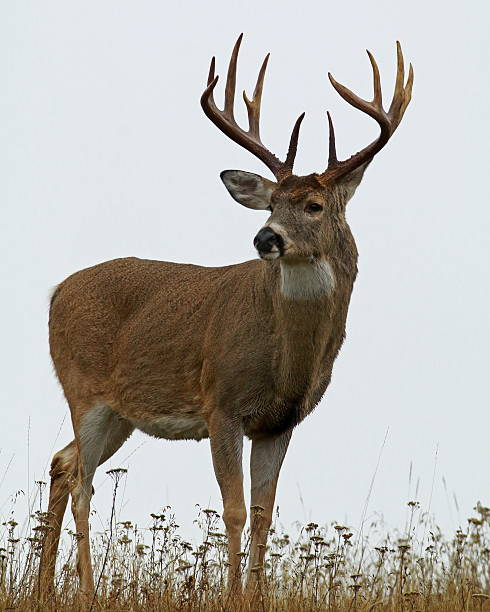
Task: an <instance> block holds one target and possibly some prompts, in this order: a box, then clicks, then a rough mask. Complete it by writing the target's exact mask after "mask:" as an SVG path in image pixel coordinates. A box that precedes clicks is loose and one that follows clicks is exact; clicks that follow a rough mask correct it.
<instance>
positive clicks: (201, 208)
mask: <svg viewBox="0 0 490 612" xmlns="http://www.w3.org/2000/svg"><path fill="white" fill-rule="evenodd" d="M241 31H243V32H244V33H245V39H244V43H243V45H242V53H241V59H240V63H239V77H238V79H239V83H238V84H239V88H244V87H245V88H246V89H247V91H248V92H249V94H250V93H251V91H252V89H253V85H254V83H255V78H256V72H257V69H258V67H259V63H260V61H261V60H262V57H263V56H264V54H265V53H266V52H267V51H271V52H272V57H271V62H270V64H269V73H268V77H267V79H266V86H265V92H264V100H263V112H262V123H263V135H264V141H265V142H266V143H267V144H268V145H269V146H270V148H271V149H272V150H274V151H275V152H276V153H277V154H278V155H279V156H280V157H282V156H283V155H284V153H285V149H286V146H287V140H288V137H289V132H290V129H291V126H292V123H293V121H294V119H295V118H296V117H297V116H298V114H299V113H300V112H301V111H303V110H304V111H306V120H305V122H304V124H303V126H304V127H303V130H302V136H301V139H300V145H299V155H298V162H297V166H296V170H297V172H298V173H304V174H306V173H309V172H312V171H315V170H316V171H321V170H323V169H324V167H325V165H326V154H327V153H326V151H327V129H326V120H325V111H326V110H327V109H330V110H331V111H332V113H333V116H334V120H335V124H336V127H337V140H338V148H339V154H340V156H341V157H342V158H344V157H347V156H349V155H351V154H352V153H354V152H355V151H357V150H359V148H361V147H363V146H364V145H365V144H367V143H368V142H369V141H370V140H371V139H372V138H373V137H374V136H375V135H376V133H377V129H376V126H375V123H374V122H373V121H372V120H371V119H369V118H368V117H367V116H363V115H362V114H361V113H359V112H358V111H356V110H354V109H352V108H350V107H348V105H347V104H345V103H344V102H343V101H342V100H341V99H340V98H339V97H338V95H337V94H336V93H335V92H334V90H333V89H332V88H331V86H330V85H329V83H328V81H327V78H326V73H327V71H328V70H330V71H331V72H332V73H333V74H334V76H335V77H336V78H337V79H338V80H340V81H341V82H343V83H345V84H346V85H347V86H350V87H352V88H353V89H354V90H355V91H357V92H359V94H360V95H363V96H365V97H370V96H371V71H370V66H369V62H368V59H367V57H366V55H365V52H364V49H365V48H366V47H367V48H369V49H370V50H371V51H372V52H373V53H374V54H375V56H376V58H377V59H378V62H379V65H380V68H381V71H382V72H381V73H382V78H383V85H384V91H385V92H386V93H385V99H386V100H389V98H390V97H391V92H392V86H393V80H394V69H395V44H394V43H395V40H396V39H399V40H401V41H402V44H403V49H404V51H405V56H406V58H407V60H409V61H412V62H413V64H414V67H415V86H414V97H413V102H412V104H411V106H410V107H409V109H408V111H407V113H406V115H405V118H404V120H403V122H402V124H401V126H400V128H399V130H398V131H397V133H396V135H395V136H394V138H393V140H392V141H391V142H390V144H389V145H388V146H387V147H386V149H385V150H384V151H383V152H382V153H381V154H380V155H379V156H378V157H377V158H376V160H375V162H374V163H373V164H372V166H371V168H370V169H369V170H368V172H367V173H366V176H365V179H364V183H363V184H362V185H361V187H360V188H359V190H358V192H357V194H356V196H355V198H354V199H353V200H352V201H351V203H350V205H349V208H348V219H349V222H350V224H351V227H352V230H353V233H354V235H355V237H356V239H357V244H358V248H359V252H360V260H359V277H358V280H357V282H356V285H355V288H354V293H353V298H352V303H351V308H350V312H349V319H348V329H347V340H346V342H345V344H344V347H343V349H342V351H341V354H340V357H339V358H338V360H337V363H336V365H335V368H334V376H333V382H332V384H331V386H330V388H329V390H328V392H327V395H326V397H325V398H324V400H323V401H322V403H321V405H320V406H319V407H318V408H317V410H316V411H315V412H314V413H313V414H312V415H311V416H310V417H309V418H308V419H307V420H306V421H305V422H304V423H302V424H301V426H299V427H298V428H297V430H296V431H295V433H294V437H293V441H292V444H291V447H290V450H289V453H288V455H287V458H286V461H285V464H284V467H283V472H282V475H281V479H280V484H279V492H278V498H277V502H278V504H279V506H280V513H281V521H282V522H283V523H284V524H285V525H286V526H289V525H290V524H291V523H292V522H293V521H295V520H300V521H305V520H315V521H317V522H320V523H329V522H330V521H333V520H338V521H342V522H344V523H347V524H348V525H350V526H352V527H353V528H355V529H357V528H358V527H359V524H360V522H361V519H362V518H363V516H364V514H363V508H364V505H365V501H366V496H367V494H368V490H369V488H370V483H371V480H372V478H373V475H374V474H375V469H376V464H377V461H378V457H379V455H380V451H381V449H382V445H383V440H384V438H385V434H386V432H387V430H389V431H388V434H387V437H386V443H385V445H384V448H383V450H382V453H381V457H380V461H379V469H378V471H377V474H376V478H375V482H374V486H373V489H372V493H371V496H370V498H369V503H368V509H367V512H366V513H365V518H366V520H367V521H370V520H371V518H373V517H377V516H379V515H380V514H382V515H383V516H384V519H385V521H386V524H387V527H392V526H398V527H400V528H403V525H404V521H405V518H406V511H407V510H406V508H407V506H406V502H407V501H408V500H416V501H419V502H420V503H421V508H422V510H423V511H427V512H429V513H430V514H434V515H435V516H436V518H437V520H438V522H439V524H440V525H441V526H442V527H443V528H444V529H445V530H446V531H447V532H448V533H450V532H451V530H453V529H455V528H456V527H457V526H458V525H461V526H462V527H463V528H464V527H465V524H466V518H467V517H469V516H471V515H472V507H473V506H474V505H475V503H476V502H477V500H481V501H482V503H487V505H488V504H489V503H490V487H489V485H490V471H489V469H488V468H489V430H488V426H489V418H488V409H489V391H488V389H489V382H488V347H489V341H490V337H489V336H490V333H489V330H490V326H489V304H488V301H489V300H488V298H489V291H488V288H489V287H488V268H489V266H488V264H489V246H488V233H489V221H490V207H489V198H488V196H489V193H488V162H489V157H488V138H489V131H488V127H489V110H488V109H489V105H488V83H489V80H488V65H489V59H490V58H489V53H488V49H489V45H488V8H487V4H486V3H484V2H469V3H461V2H447V1H445V2H441V1H438V2H427V1H423V2H422V1H420V0H415V1H413V2H410V3H404V4H401V3H396V2H393V1H390V2H344V3H338V2H335V3H334V2H331V3H329V2H299V1H297V2H290V1H285V0H282V1H281V2H277V1H273V2H259V1H257V0H249V1H248V2H246V3H243V4H242V3H240V4H234V3H231V2H220V1H216V0H214V1H209V2H205V3H201V2H179V3H171V4H170V3H166V2H151V1H139V2H127V1H125V2H121V1H117V2H116V1H105V2H93V1H89V2H78V1H77V2H73V1H72V2H61V1H60V2H52V1H48V0H44V1H43V2H28V1H19V2H6V1H4V2H2V3H1V4H0V40H1V43H0V44H1V46H2V53H1V54H0V55H1V60H0V62H1V66H2V87H1V92H0V93H1V112H0V117H1V143H2V149H1V156H2V158H1V160H0V168H1V174H2V176H3V178H2V181H1V189H2V197H1V201H2V224H1V225H2V236H1V245H2V257H1V259H0V262H1V284H2V300H1V307H0V308H1V321H2V332H1V337H2V351H1V360H2V362H1V372H2V384H1V386H0V393H1V410H2V412H1V437H0V447H1V452H0V522H1V521H4V520H6V519H7V518H8V517H9V516H10V512H11V509H12V497H13V495H14V493H15V492H16V491H18V490H20V489H22V490H23V491H24V492H25V495H22V494H21V495H19V496H18V498H17V502H16V509H15V513H16V516H17V517H18V518H22V517H25V515H26V507H27V497H29V499H30V501H31V503H33V502H34V500H35V494H34V493H35V487H34V485H33V483H34V480H39V479H44V480H47V479H48V478H47V468H48V464H49V461H50V457H51V455H52V454H53V452H54V450H57V449H58V448H60V447H61V446H63V445H65V444H66V443H67V442H68V441H69V440H70V439H71V437H72V435H71V425H70V422H69V417H68V415H67V406H66V404H65V402H64V400H63V397H62V393H61V390H60V388H59V386H58V384H57V382H56V381H55V378H54V375H53V372H52V366H51V363H50V359H49V355H48V347H47V326H46V322H47V310H48V296H49V293H50V291H51V288H52V287H53V286H54V285H56V284H57V283H58V282H60V281H61V280H62V279H63V278H65V277H66V276H67V275H69V274H71V273H72V272H74V271H76V270H78V269H80V268H84V267H87V266H90V265H93V264H96V263H98V262H101V261H104V260H107V259H111V258H115V257H121V256H127V255H135V256H138V257H148V258H154V259H166V260H172V261H182V262H193V263H200V264H205V265H225V264H230V263H234V262H239V261H243V260H246V259H250V258H253V257H255V254H254V250H253V247H252V239H253V236H254V235H255V233H256V231H257V229H258V228H259V227H260V226H261V224H262V223H263V222H264V219H265V214H263V213H258V212H253V211H250V210H247V209H245V208H242V207H240V206H239V205H238V204H236V203H234V202H233V201H232V200H231V198H230V197H229V196H228V194H227V192H226V190H225V189H224V187H223V185H222V184H221V182H220V180H219V176H218V174H219V172H220V171H221V170H222V169H225V168H240V169H245V170H250V171H255V172H259V173H263V174H264V175H265V176H270V175H269V174H268V171H267V169H266V168H265V167H263V166H262V165H261V164H260V162H259V161H258V160H256V159H255V158H253V157H252V156H251V155H250V154H248V153H247V152H245V151H244V150H241V149H240V148H239V147H238V146H236V145H235V144H234V143H232V142H231V141H229V140H227V139H226V138H225V137H224V136H223V135H222V134H221V133H219V132H218V130H217V129H216V128H215V127H214V126H213V125H212V124H211V123H210V122H209V121H208V120H207V119H206V118H205V116H204V114H203V113H202V111H201V108H200V106H199V97H200V94H201V91H202V89H203V87H204V85H205V79H206V75H207V70H208V62H209V59H210V57H211V56H212V55H213V54H216V56H217V60H218V72H219V73H220V74H221V75H222V78H224V72H225V66H226V63H227V60H228V57H229V53H230V51H231V48H232V45H233V43H234V40H235V38H236V36H237V35H238V33H240V32H241ZM222 85H223V83H222V82H221V86H219V87H218V90H217V91H218V93H217V99H218V100H219V101H220V102H221V100H222V92H223V89H222ZM237 101H238V103H239V108H240V111H239V113H238V116H239V117H241V118H243V116H244V112H243V109H242V107H241V106H242V105H241V102H240V97H238V99H237ZM81 299H83V296H81ZM182 333H185V330H182ZM248 450H249V444H248V443H247V444H246V457H245V461H247V458H248ZM411 464H412V466H413V467H412V477H411V480H410V479H409V472H410V465H411ZM118 466H124V467H127V468H129V474H128V478H127V481H126V482H125V486H124V490H123V493H122V496H121V497H120V502H121V512H120V518H121V520H125V519H131V520H133V521H137V522H138V523H141V524H146V523H147V518H148V515H149V513H150V512H155V511H158V510H159V509H160V508H161V507H162V506H163V505H166V504H171V505H172V506H173V507H174V509H175V512H176V515H177V519H178V522H179V523H180V525H181V526H182V530H183V532H184V533H191V532H192V529H193V527H192V520H193V519H194V518H195V512H196V509H195V504H196V503H199V504H201V505H203V506H211V507H214V508H217V509H219V510H220V509H221V501H220V497H219V491H218V487H217V485H216V483H215V480H214V476H213V473H212V466H211V459H210V454H209V448H208V442H207V441H203V442H201V443H199V444H198V443H195V442H165V441H158V440H153V439H150V438H149V437H146V436H144V435H143V434H139V433H136V434H134V436H133V437H132V438H131V439H130V441H129V442H128V443H127V444H126V445H125V446H124V447H123V449H122V450H120V451H119V452H118V453H117V455H116V456H115V457H114V458H113V459H111V460H110V461H109V462H108V464H107V465H106V466H104V467H103V468H101V469H100V470H99V473H98V474H97V476H96V479H95V489H96V495H95V497H94V507H95V508H96V510H97V512H98V517H96V518H95V519H94V526H95V527H97V528H99V527H101V526H103V525H104V524H106V523H107V520H108V517H109V499H110V493H111V486H110V481H108V479H107V476H106V475H105V470H106V469H109V468H110V467H118ZM245 471H247V466H246V463H245ZM443 478H444V479H445V481H446V483H447V490H446V489H445V487H444V485H443ZM454 493H455V494H456V496H457V500H458V504H456V503H455V502H454V496H453V494H454ZM458 508H459V509H458ZM1 529H2V528H1V527H0V535H1Z"/></svg>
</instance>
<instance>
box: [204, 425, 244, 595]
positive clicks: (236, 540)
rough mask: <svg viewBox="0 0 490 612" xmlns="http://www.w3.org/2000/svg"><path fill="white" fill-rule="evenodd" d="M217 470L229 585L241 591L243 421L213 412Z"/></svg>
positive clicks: (211, 431) (211, 435)
mask: <svg viewBox="0 0 490 612" xmlns="http://www.w3.org/2000/svg"><path fill="white" fill-rule="evenodd" d="M208 426H209V439H210V443H211V453H212V457H213V465H214V471H215V474H216V479H217V481H218V484H219V487H220V489H221V496H222V498H223V521H224V523H225V526H226V534H227V536H228V555H229V562H230V566H229V570H228V586H229V587H230V588H231V589H232V590H234V591H241V575H240V561H241V557H240V555H239V553H240V552H241V541H242V531H243V527H244V525H245V521H246V520H247V510H246V508H245V501H244V498H243V473H242V449H243V430H242V425H241V423H239V422H236V420H234V419H229V418H225V417H223V416H222V415H213V416H212V418H211V419H210V422H209V424H208Z"/></svg>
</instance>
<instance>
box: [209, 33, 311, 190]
mask: <svg viewBox="0 0 490 612" xmlns="http://www.w3.org/2000/svg"><path fill="white" fill-rule="evenodd" d="M242 38H243V34H240V36H239V37H238V40H237V41H236V43H235V46H234V48H233V52H232V54H231V58H230V64H229V66H228V75H227V77H226V87H225V107H224V109H223V110H220V109H219V108H218V107H217V106H216V104H215V102H214V97H213V91H214V88H215V87H216V83H217V82H218V78H219V77H218V76H215V59H214V57H213V59H212V60H211V66H210V68H209V76H208V85H207V87H206V89H205V90H204V93H203V94H202V96H201V106H202V109H203V111H204V112H205V114H206V116H207V117H208V118H209V119H211V121H212V122H213V123H214V124H215V125H216V126H217V127H218V128H219V129H220V130H221V131H222V132H223V133H225V134H226V135H227V136H228V137H229V138H231V139H232V140H234V141H235V142H236V143H238V144H239V145H240V146H242V147H243V148H245V149H247V151H250V153H252V154H253V155H255V156H256V157H258V158H259V159H260V160H261V161H263V162H264V164H265V165H266V166H267V167H268V168H269V170H271V172H272V173H273V174H274V176H275V177H276V178H277V179H278V180H281V179H283V178H285V177H286V176H289V175H291V174H292V173H293V164H294V158H295V157H296V150H297V148H298V136H299V129H300V125H301V122H302V121H303V118H304V116H305V114H304V113H303V114H302V115H300V116H299V117H298V119H297V120H296V123H295V124H294V127H293V131H292V133H291V139H290V142H289V149H288V154H287V156H286V160H285V161H284V162H282V161H281V160H280V159H278V158H277V157H276V156H275V155H274V153H271V152H270V151H269V150H268V149H267V148H266V147H265V146H264V145H263V144H262V141H261V140H260V126H259V122H260V102H261V99H262V88H263V85H264V77H265V71H266V68H267V62H268V61H269V54H267V55H266V57H265V59H264V61H263V63H262V66H261V68H260V71H259V76H258V78H257V84H256V85H255V90H254V93H253V97H252V99H251V100H249V99H248V98H247V95H246V94H245V92H243V99H244V101H245V105H246V107H247V113H248V126H249V128H248V131H245V130H244V129H242V128H241V127H240V126H239V125H238V124H237V122H236V121H235V117H234V112H233V108H234V102H235V87H236V67H237V60H238V51H239V49H240V44H241V42H242Z"/></svg>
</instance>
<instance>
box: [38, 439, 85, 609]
mask: <svg viewBox="0 0 490 612" xmlns="http://www.w3.org/2000/svg"><path fill="white" fill-rule="evenodd" d="M76 473H77V448H76V442H75V440H73V441H72V442H70V444H68V445H67V446H65V448H63V449H62V450H60V451H58V452H57V453H56V454H55V455H54V457H53V460H52V462H51V471H50V476H51V485H50V488H49V503H48V513H47V522H46V525H45V528H46V531H45V533H44V537H43V544H42V551H41V561H40V564H39V595H40V599H41V601H44V600H45V599H47V598H48V597H49V596H50V595H51V594H52V592H53V589H54V573H55V566H56V553H57V551H58V544H59V540H60V533H61V526H62V524H63V516H64V515H65V510H66V506H67V503H68V496H69V494H70V490H71V488H72V487H73V483H74V482H75V477H76Z"/></svg>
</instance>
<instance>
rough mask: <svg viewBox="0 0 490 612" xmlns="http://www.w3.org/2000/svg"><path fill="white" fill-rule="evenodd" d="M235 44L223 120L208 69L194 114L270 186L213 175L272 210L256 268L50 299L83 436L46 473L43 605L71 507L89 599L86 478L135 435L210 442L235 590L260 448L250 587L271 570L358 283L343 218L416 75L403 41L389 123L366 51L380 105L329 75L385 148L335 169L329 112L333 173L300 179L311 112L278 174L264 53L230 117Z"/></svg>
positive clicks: (79, 275) (75, 291) (67, 283)
mask: <svg viewBox="0 0 490 612" xmlns="http://www.w3.org/2000/svg"><path fill="white" fill-rule="evenodd" d="M241 42H242V35H240V36H239V38H238V40H237V41H236V43H235V46H234V48H233V51H232V54H231V59H230V62H229V66H228V72H227V78H226V85H225V94H224V108H223V110H221V109H219V108H218V107H217V106H216V103H215V100H214V91H215V88H216V85H217V83H218V78H219V77H218V75H216V74H215V58H214V57H213V59H212V60H211V66H210V69H209V76H208V79H207V86H206V88H205V90H204V92H203V94H202V97H201V106H202V109H203V111H204V113H205V114H206V116H207V117H208V118H209V119H210V120H211V122H212V123H214V124H215V125H216V127H217V128H218V129H219V130H220V131H221V132H223V133H224V134H225V135H226V136H228V137H229V138H230V139H231V140H233V141H234V142H235V143H237V144H238V145H240V146H241V147H243V148H244V149H245V150H247V151H249V152H250V153H252V155H254V156H255V157H257V158H258V159H259V160H261V161H262V162H263V163H264V165H265V166H266V167H267V168H268V169H269V170H270V171H271V172H272V174H273V176H274V178H275V180H271V179H269V178H264V177H262V176H259V175H258V174H254V173H251V172H246V171H242V170H225V171H223V172H222V173H221V175H220V176H221V179H222V181H223V183H224V185H225V187H226V189H227V190H228V192H229V193H230V195H231V197H232V198H233V199H234V200H235V201H237V202H238V203H239V204H241V205H242V206H245V207H246V208H250V209H253V210H264V211H268V212H269V217H268V219H267V221H266V223H265V224H264V225H263V226H262V227H261V228H260V229H259V231H258V233H257V235H256V236H255V238H254V239H253V244H254V247H255V249H256V251H257V254H258V257H257V258H256V259H253V260H251V261H246V262H243V263H239V264H234V265H227V266H224V267H203V266H198V265H191V264H179V263H171V262H165V261H154V260H143V259H138V258H136V257H129V258H121V259H115V260H112V261H107V262H105V263H101V264H98V265H95V266H93V267H90V268H87V269H84V270H81V271H78V272H76V273H74V274H73V275H72V276H69V277H68V278H67V279H66V280H64V281H63V282H61V283H60V284H59V285H58V286H57V287H56V288H55V291H54V293H53V295H52V299H51V304H50V311H49V343H50V353H51V357H52V360H53V363H54V367H55V371H56V375H57V377H58V380H59V382H60V383H61V386H62V389H63V392H64V395H65V397H66V400H67V402H68V405H69V408H70V412H71V420H72V424H73V430H74V439H73V441H71V442H70V443H69V444H68V445H67V446H65V447H64V448H63V449H61V450H60V451H58V452H57V453H56V454H55V455H54V457H53V460H52V463H51V470H50V478H51V482H50V493H49V503H48V512H47V516H48V517H49V519H48V520H49V526H50V528H49V529H47V530H46V535H45V537H44V542H43V546H42V552H41V561H40V584H41V585H42V586H43V589H42V591H43V592H49V591H50V589H52V588H53V581H54V574H55V565H56V555H57V549H58V545H59V539H60V532H61V528H62V523H63V517H64V514H65V510H66V507H67V503H68V499H69V497H70V496H71V510H72V513H73V517H74V521H75V525H76V532H77V534H78V537H77V546H78V562H77V567H78V574H79V583H80V591H81V593H82V594H84V595H85V596H86V597H88V598H91V597H95V589H94V579H93V571H92V563H91V555H90V541H89V510H90V500H91V496H92V493H93V487H92V481H93V478H94V473H95V471H96V469H97V467H98V466H99V465H101V464H103V463H104V462H105V461H107V460H108V459H109V458H110V457H111V456H112V455H113V454H114V453H115V452H116V451H117V450H118V449H119V448H120V447H121V446H122V444H123V443H124V442H125V441H126V440H127V439H128V438H129V436H130V435H131V433H132V432H133V431H134V430H135V429H139V430H141V431H143V432H145V433H147V434H149V435H150V436H155V437H157V438H163V439H168V440H184V439H185V440H201V439H205V438H209V441H210V447H211V454H212V460H213V467H214V472H215V475H216V479H217V482H218V485H219V488H220V492H221V497H222V501H223V514H222V518H223V521H224V524H225V527H226V535H227V540H228V552H229V571H228V581H229V584H236V583H237V582H238V583H240V587H239V588H240V589H241V580H242V577H241V573H242V572H241V554H240V553H241V547H242V533H243V529H244V526H245V523H246V520H247V510H246V505H245V498H244V491H243V471H242V449H243V440H244V437H245V436H246V437H248V438H249V439H250V440H251V457H250V477H251V493H250V507H251V509H255V510H252V518H251V522H252V525H251V541H250V550H249V561H248V584H250V583H251V582H253V580H254V576H257V575H258V574H259V573H260V568H261V567H262V566H263V564H264V555H265V551H266V544H267V536H268V532H269V529H270V525H271V521H272V515H273V507H274V503H275V495H276V488H277V481H278V477H279V472H280V469H281V466H282V463H283V460H284V457H285V454H286V451H287V449H288V445H289V442H290V439H291V435H292V432H293V430H294V428H295V427H296V426H297V425H298V424H299V423H300V422H301V421H303V419H304V418H305V417H306V416H307V415H309V414H310V413H311V412H312V411H313V409H314V408H315V407H316V406H317V404H318V403H319V402H320V400H321V398H322V397H323V395H324V393H325V391H326V389H327V387H328V385H329V383H330V380H331V376H332V369H333V364H334V361H335V359H336V357H337V354H338V353H339V350H340V348H341V346H342V343H343V341H344V337H345V328H346V317H347V311H348V307H349V302H350V297H351V293H352V289H353V285H354V281H355V279H356V275H357V258H358V253H357V248H356V243H355V240H354V237H353V235H352V232H351V230H350V228H349V225H348V223H347V221H346V216H345V214H346V206H347V203H348V201H349V200H350V199H351V198H352V196H353V195H354V192H355V191H356V188H357V186H358V185H359V183H360V182H361V180H362V178H363V175H364V172H365V170H366V168H367V166H368V165H369V164H370V163H371V161H372V160H373V158H374V156H375V155H376V154H377V153H379V151H381V149H382V148H383V147H384V146H385V145H386V144H387V142H388V141H389V140H390V138H391V136H392V135H393V133H394V132H395V130H396V128H397V127H398V125H399V123H400V121H401V120H402V117H403V115H404V113H405V110H406V108H407V106H408V104H409V102H410V99H411V93H412V85H413V68H412V65H411V64H410V68H409V71H408V78H407V79H406V82H405V68H404V59H403V54H402V49H401V46H400V43H399V42H397V43H396V48H397V71H396V82H395V87H394V93H393V98H392V101H391V104H390V106H389V109H388V110H385V109H384V107H383V103H382V92H381V81H380V74H379V69H378V66H377V63H376V61H375V59H374V57H373V55H372V54H371V53H370V52H369V51H368V52H367V53H368V57H369V60H370V63H371V67H372V72H373V88H374V96H373V99H372V101H366V100H364V99H362V98H360V97H358V96H357V95H356V94H355V93H353V92H352V91H351V90H350V89H348V88H347V87H345V86H344V85H342V84H340V83H339V82H337V81H336V80H335V79H334V77H333V76H332V75H331V74H330V73H328V78H329V80H330V83H331V84H332V86H333V88H334V89H335V90H336V91H337V93H338V94H339V95H340V96H341V97H342V98H343V99H344V100H345V101H346V102H347V103H348V104H349V105H351V106H353V107H355V108H357V109H358V110H360V111H361V112H363V113H365V114H367V115H369V116H370V117H372V118H373V119H374V120H375V121H376V122H377V123H378V126H379V128H380V132H379V136H378V137H377V138H376V139H375V140H374V141H373V142H371V143H370V144H368V145H367V146H366V147H365V148H363V149H362V150H361V151H359V152H358V153H355V154H354V155H352V156H351V157H350V158H349V159H346V160H344V161H340V160H339V159H338V158H337V153H336V145H335V132H334V127H333V122H332V118H331V116H330V113H327V117H328V131H329V153H328V165H327V168H326V170H325V171H324V172H322V173H312V174H309V175H306V176H296V175H294V174H293V164H294V160H295V156H296V151H297V146H298V138H299V131H300V126H301V122H302V121H303V118H304V116H305V114H304V113H303V114H301V115H300V116H299V117H298V119H297V120H296V122H295V124H294V127H293V129H292V132H291V137H290V141H289V148H288V151H287V154H286V158H285V160H284V161H280V159H279V158H278V157H276V156H275V155H274V154H273V153H272V152H271V151H270V150H269V149H267V148H266V146H265V145H264V144H263V143H262V140H261V136H260V128H259V123H260V108H261V99H262V90H263V84H264V77H265V73H266V68H267V64H268V61H269V55H267V56H266V57H265V59H264V61H263V63H262V65H261V67H260V70H259V74H258V78H257V82H256V86H255V90H254V93H253V96H252V98H251V99H249V98H248V97H247V95H246V94H245V92H244V93H243V99H244V102H245V105H246V110H247V114H248V124H249V125H248V130H245V129H243V128H242V127H240V126H239V125H238V123H237V121H236V120H235V116H234V106H235V90H236V72H237V61H238V53H239V49H240V44H241ZM257 509H258V510H257ZM252 569H254V570H255V571H254V572H252V571H251V570H252Z"/></svg>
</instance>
